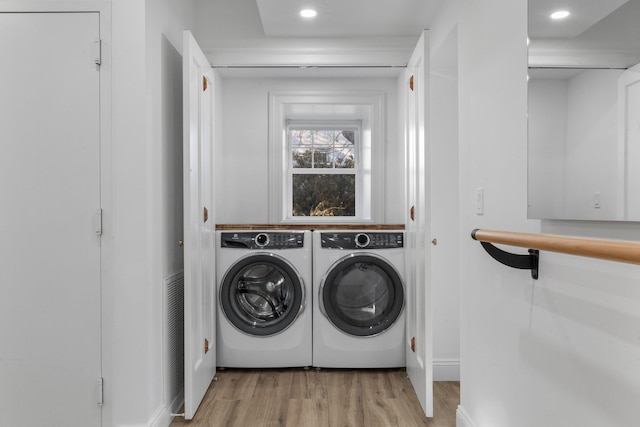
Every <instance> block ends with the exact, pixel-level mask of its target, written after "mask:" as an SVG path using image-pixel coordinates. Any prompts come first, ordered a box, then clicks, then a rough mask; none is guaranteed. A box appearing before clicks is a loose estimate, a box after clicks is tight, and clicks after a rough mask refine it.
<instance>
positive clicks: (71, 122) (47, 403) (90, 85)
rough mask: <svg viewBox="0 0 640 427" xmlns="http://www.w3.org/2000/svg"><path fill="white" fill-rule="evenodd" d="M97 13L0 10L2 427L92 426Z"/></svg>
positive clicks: (95, 410) (96, 350) (97, 349)
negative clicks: (8, 11) (11, 11)
mask: <svg viewBox="0 0 640 427" xmlns="http://www.w3.org/2000/svg"><path fill="white" fill-rule="evenodd" d="M99 28H100V27H99V14H98V13H6V12H0V55H1V56H2V64H1V65H0V200H1V201H0V236H2V244H1V245H0V426H16V427H19V426H24V427H32V426H77V427H87V426H100V425H101V415H102V414H101V407H100V406H99V404H98V399H99V398H100V394H99V389H98V384H99V378H100V377H101V301H100V292H101V291H100V254H101V251H100V239H101V237H100V234H99V231H100V230H99V225H100V222H99V215H97V212H98V209H99V208H100V121H99V118H100V111H99V102H100V93H99V84H100V71H99V67H98V66H97V65H96V63H95V60H96V57H94V56H93V55H94V52H95V49H94V48H95V46H96V43H95V42H96V41H97V40H98V39H99V38H100V32H99Z"/></svg>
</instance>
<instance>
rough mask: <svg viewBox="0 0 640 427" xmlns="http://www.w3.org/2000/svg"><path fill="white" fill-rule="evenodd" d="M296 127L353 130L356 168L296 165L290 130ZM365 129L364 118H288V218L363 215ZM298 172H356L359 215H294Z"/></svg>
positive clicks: (351, 173) (286, 185)
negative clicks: (362, 143) (362, 142)
mask: <svg viewBox="0 0 640 427" xmlns="http://www.w3.org/2000/svg"><path fill="white" fill-rule="evenodd" d="M292 130H310V131H314V130H351V131H354V136H355V137H354V143H353V145H354V147H353V151H354V156H353V157H354V167H353V168H336V167H335V166H333V167H331V168H314V167H311V168H294V167H293V165H292V163H293V159H292V155H293V146H292V143H291V137H290V132H291V131H292ZM361 132H362V123H361V121H360V120H297V119H289V120H287V126H286V139H287V142H286V147H287V163H286V165H287V172H286V176H285V180H286V182H285V203H286V205H285V206H286V212H285V218H286V219H287V220H300V219H305V220H307V219H309V218H325V219H330V220H332V221H336V220H351V219H353V218H359V217H361V216H362V215H359V213H360V211H361V210H362V209H363V203H364V202H363V200H362V197H363V196H364V195H363V194H362V193H363V190H362V186H363V182H362V160H361V159H360V151H361V150H360V146H361V139H362V137H361ZM294 175H354V177H355V188H354V192H355V195H354V197H355V214H354V215H353V216H338V215H336V216H317V217H312V216H302V215H300V216H294V215H293V176H294Z"/></svg>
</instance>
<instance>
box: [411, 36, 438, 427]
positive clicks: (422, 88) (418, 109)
mask: <svg viewBox="0 0 640 427" xmlns="http://www.w3.org/2000/svg"><path fill="white" fill-rule="evenodd" d="M428 70H429V55H428V33H427V32H426V31H425V32H424V33H423V35H422V37H420V40H419V41H418V44H417V46H416V48H415V50H414V53H413V55H412V56H411V59H410V60H409V64H408V66H407V71H406V75H405V83H406V84H404V88H405V89H404V90H405V102H406V108H405V114H406V121H405V126H406V133H405V134H406V136H407V141H406V147H407V150H406V151H407V193H408V200H409V207H408V211H409V212H410V215H409V218H408V220H407V229H406V233H407V253H406V255H407V266H406V267H407V288H408V289H407V294H408V295H407V346H408V348H407V374H408V375H409V379H410V381H411V384H412V385H413V388H414V389H415V391H416V395H417V396H418V400H419V401H420V404H421V405H422V409H423V410H424V412H425V414H426V415H427V416H428V417H431V416H433V367H432V365H433V361H432V326H431V324H432V320H431V274H430V271H431V252H430V246H428V245H427V244H426V238H427V236H429V235H430V221H431V218H430V211H431V204H430V197H431V187H430V170H429V165H430V162H429V159H428V157H427V156H428V155H429V147H430V141H429V129H428V125H429V123H428V120H427V117H428V114H429V109H428V107H429V105H428V99H429V80H428Z"/></svg>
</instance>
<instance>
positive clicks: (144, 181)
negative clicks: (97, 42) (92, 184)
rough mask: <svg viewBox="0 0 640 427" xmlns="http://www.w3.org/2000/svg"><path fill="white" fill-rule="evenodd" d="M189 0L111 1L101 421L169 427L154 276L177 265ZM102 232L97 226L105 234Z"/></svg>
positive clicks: (159, 303)
mask: <svg viewBox="0 0 640 427" xmlns="http://www.w3.org/2000/svg"><path fill="white" fill-rule="evenodd" d="M192 4H193V2H191V1H178V0H163V1H148V2H145V1H142V0H135V1H131V0H112V21H113V27H112V32H113V40H112V45H111V46H105V48H107V49H109V50H110V51H111V52H112V62H111V63H107V64H105V65H104V66H106V67H112V76H113V78H112V85H113V86H112V87H113V90H112V100H113V106H112V114H113V128H112V146H113V150H112V153H110V155H111V157H112V168H113V170H112V175H113V180H114V182H113V193H112V194H111V195H108V197H112V198H113V212H105V217H106V218H105V220H106V221H107V222H108V223H109V225H110V227H112V229H111V230H110V232H111V233H112V240H111V241H107V242H105V244H107V245H109V246H112V249H111V250H112V252H113V262H112V265H106V266H104V270H105V277H106V278H107V280H106V281H105V286H104V287H103V296H104V297H103V307H104V313H103V325H104V326H103V342H104V344H103V375H104V378H105V405H104V407H103V411H104V412H103V418H104V425H113V426H124V425H127V426H134V425H135V426H137V425H139V426H148V425H168V422H169V421H170V418H169V410H168V408H167V407H166V404H167V403H168V402H167V401H166V400H167V396H165V395H164V394H165V384H164V383H165V380H166V376H167V373H166V371H165V367H164V354H163V347H162V344H163V343H162V339H163V332H164V323H165V319H164V307H163V305H162V304H163V302H162V300H163V293H162V292H163V289H162V283H163V282H162V278H163V277H164V276H165V275H168V274H171V273H174V272H177V271H179V270H181V269H182V253H181V251H179V249H178V248H177V240H178V239H179V238H181V237H182V236H181V228H182V224H181V222H182V216H181V215H182V214H181V211H182V196H181V176H180V173H181V164H180V162H181V154H180V153H181V144H182V109H181V103H182V88H181V75H182V69H181V55H180V51H181V49H182V47H181V46H182V41H181V32H182V29H183V28H187V27H189V26H190V25H191V24H190V23H191V22H193V20H194V17H193V12H192ZM105 234H106V232H105Z"/></svg>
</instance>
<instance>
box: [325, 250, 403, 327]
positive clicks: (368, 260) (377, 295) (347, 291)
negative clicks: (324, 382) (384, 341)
mask: <svg viewBox="0 0 640 427" xmlns="http://www.w3.org/2000/svg"><path fill="white" fill-rule="evenodd" d="M320 298H321V306H320V307H321V309H322V311H323V313H324V314H325V316H327V318H328V319H329V320H330V321H331V322H332V323H333V324H334V325H335V326H336V327H337V328H338V329H340V330H342V331H343V332H346V333H347V334H349V335H355V336H372V335H377V334H380V333H382V332H384V331H386V330H387V329H388V328H390V327H391V326H392V325H393V324H394V323H395V321H396V320H397V319H398V317H399V316H400V313H402V309H403V306H404V288H403V284H402V279H401V278H400V275H399V274H398V272H397V271H396V269H395V268H394V267H393V266H392V265H391V264H390V263H389V262H387V261H386V260H384V259H383V258H379V257H377V256H374V255H370V254H367V255H350V256H348V257H345V258H342V259H341V260H339V261H338V262H337V263H336V264H334V265H333V266H332V267H331V269H330V270H329V272H328V273H327V275H326V276H325V278H324V280H323V282H322V284H321V287H320Z"/></svg>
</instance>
